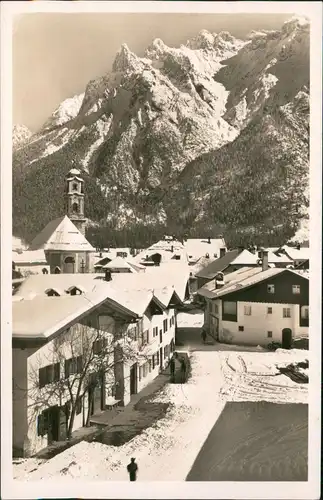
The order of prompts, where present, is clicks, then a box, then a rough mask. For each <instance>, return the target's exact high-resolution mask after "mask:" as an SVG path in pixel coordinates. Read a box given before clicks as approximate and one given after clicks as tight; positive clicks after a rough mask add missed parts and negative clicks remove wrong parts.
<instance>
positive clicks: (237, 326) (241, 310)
mask: <svg viewBox="0 0 323 500" xmlns="http://www.w3.org/2000/svg"><path fill="white" fill-rule="evenodd" d="M198 294H199V295H201V296H202V297H204V299H205V302H206V309H205V328H206V329H207V330H208V331H209V333H210V334H211V335H212V336H213V337H214V338H215V339H216V340H218V341H219V342H225V343H233V344H248V345H263V346H266V345H267V344H269V343H271V342H272V341H274V342H280V343H282V344H283V345H284V346H285V347H290V345H291V342H292V339H294V338H299V337H303V336H307V335H308V326H309V280H308V273H306V272H305V271H297V270H293V269H285V268H264V269H263V268H262V267H260V268H259V267H258V268H245V269H240V270H237V271H235V272H233V273H231V274H229V275H227V276H224V275H223V274H222V273H219V274H218V276H217V277H216V278H215V279H214V280H213V281H212V282H209V283H207V284H206V285H204V286H203V287H202V288H201V289H199V290H198Z"/></svg>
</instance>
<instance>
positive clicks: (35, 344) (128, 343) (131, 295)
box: [12, 274, 182, 456]
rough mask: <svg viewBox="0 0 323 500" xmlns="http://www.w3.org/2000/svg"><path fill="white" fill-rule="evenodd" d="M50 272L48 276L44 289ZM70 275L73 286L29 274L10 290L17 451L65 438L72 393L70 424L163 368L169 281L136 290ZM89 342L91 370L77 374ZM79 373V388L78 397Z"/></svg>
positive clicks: (169, 334) (171, 334) (170, 340)
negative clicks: (80, 280)
mask: <svg viewBox="0 0 323 500" xmlns="http://www.w3.org/2000/svg"><path fill="white" fill-rule="evenodd" d="M51 276H52V278H54V281H55V283H53V285H52V287H51V288H50V287H49V279H50V277H51ZM153 276H154V274H153ZM133 277H134V278H135V275H133ZM85 278H87V279H85ZM125 278H126V276H125ZM28 280H29V281H30V282H31V285H30V286H28ZM74 280H75V283H74V285H73V284H72V281H73V275H70V276H69V275H49V276H45V275H43V276H31V277H30V278H27V280H26V282H25V283H24V286H23V287H22V289H21V290H20V291H19V292H20V295H19V294H18V295H15V296H14V297H13V339H12V356H13V447H14V454H15V455H17V456H30V455H33V454H35V453H37V452H38V451H40V450H41V449H42V448H44V447H46V446H47V445H48V444H50V443H51V442H53V441H57V440H64V439H65V438H66V435H67V431H68V428H69V425H70V424H69V415H70V411H71V404H70V401H71V398H72V397H74V398H78V399H77V410H76V414H75V418H74V423H73V428H72V431H74V430H76V429H78V428H80V427H82V426H84V425H86V424H87V423H88V422H89V419H90V420H91V418H92V417H93V416H94V415H95V414H97V413H99V412H101V411H104V410H105V409H106V407H107V406H108V405H109V404H110V402H111V400H112V401H116V402H117V403H118V404H119V405H120V406H124V405H127V404H128V403H129V401H130V400H131V397H132V395H134V394H137V393H138V392H140V391H141V390H142V389H143V388H144V387H145V386H146V385H147V384H149V383H150V382H151V381H152V380H153V379H154V378H155V377H156V376H157V375H158V374H159V372H160V371H161V370H163V369H164V368H165V366H166V365H167V363H168V361H169V359H170V357H171V355H172V352H173V350H174V342H175V326H176V307H177V305H179V304H181V303H182V301H181V299H180V298H179V295H178V294H177V292H176V291H175V288H174V286H172V285H169V286H168V287H163V288H161V289H159V290H158V289H156V290H154V291H153V290H151V289H150V290H148V289H147V290H142V289H138V288H137V289H136V288H135V281H133V285H132V286H133V288H132V289H131V290H130V289H129V287H128V289H125V287H124V286H122V284H121V283H119V285H118V283H117V282H115V283H113V285H112V284H111V281H109V282H106V281H104V280H99V281H97V279H96V275H95V274H94V275H93V277H92V281H90V280H91V276H90V275H88V276H84V280H83V281H84V283H83V285H84V286H82V285H80V284H79V283H77V276H75V275H74ZM41 281H44V283H43V284H41V283H40V282H41ZM153 281H154V279H153ZM93 284H95V286H93ZM94 288H95V292H93V291H92V290H93V289H94ZM130 288H131V286H130ZM32 290H34V291H35V292H34V293H30V292H31V291H32ZM88 290H91V291H90V292H88ZM74 292H75V293H74ZM71 339H73V343H71ZM89 346H90V347H89ZM100 346H101V347H100ZM102 346H104V349H105V350H103V351H102ZM108 347H110V349H109V350H108V351H107V349H108ZM89 349H92V351H91V356H92V358H91V363H93V368H92V364H91V363H90V364H89V365H88V366H90V368H91V369H90V370H89V371H90V372H91V374H90V373H88V372H86V373H84V363H85V362H86V360H87V359H88V356H89ZM102 352H103V354H104V356H105V357H104V358H102ZM94 355H95V356H94ZM90 375H91V377H94V379H93V383H92V382H91V383H90V382H89V380H90V378H89V377H90ZM81 376H83V377H84V380H83V382H82V384H83V385H82V388H81V392H82V391H83V392H84V394H81V396H80V395H79V396H78V394H77V388H78V387H79V383H78V380H79V377H81ZM75 380H76V381H75ZM91 380H92V379H91ZM69 384H71V385H72V386H73V387H72V389H71V390H70V389H69V386H68V385H69ZM83 389H84V390H83ZM75 401H76V399H75Z"/></svg>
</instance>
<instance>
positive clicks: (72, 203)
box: [65, 168, 86, 235]
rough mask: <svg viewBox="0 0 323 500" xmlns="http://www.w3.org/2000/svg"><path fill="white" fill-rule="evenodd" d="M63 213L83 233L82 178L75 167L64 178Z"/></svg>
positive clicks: (84, 222)
mask: <svg viewBox="0 0 323 500" xmlns="http://www.w3.org/2000/svg"><path fill="white" fill-rule="evenodd" d="M65 213H66V215H67V216H68V217H69V219H70V220H71V221H72V222H73V224H75V226H76V227H77V229H78V230H79V231H80V232H81V233H82V234H83V235H85V224H86V218H85V217H84V180H83V179H82V177H81V173H80V171H79V170H77V169H76V168H72V169H71V170H70V171H69V172H68V174H67V176H66V178H65Z"/></svg>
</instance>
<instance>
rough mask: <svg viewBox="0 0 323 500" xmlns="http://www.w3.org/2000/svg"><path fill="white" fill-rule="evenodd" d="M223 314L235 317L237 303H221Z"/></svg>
mask: <svg viewBox="0 0 323 500" xmlns="http://www.w3.org/2000/svg"><path fill="white" fill-rule="evenodd" d="M223 314H230V315H232V316H236V314H237V303H236V302H223Z"/></svg>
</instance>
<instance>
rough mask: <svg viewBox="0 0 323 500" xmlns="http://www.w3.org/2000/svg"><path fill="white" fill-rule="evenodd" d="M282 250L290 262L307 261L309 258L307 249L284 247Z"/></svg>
mask: <svg viewBox="0 0 323 500" xmlns="http://www.w3.org/2000/svg"><path fill="white" fill-rule="evenodd" d="M282 250H284V251H285V252H286V254H287V255H288V257H290V258H291V259H292V260H309V258H310V249H309V248H307V247H301V248H293V247H289V246H288V245H284V246H283V247H282Z"/></svg>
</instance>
